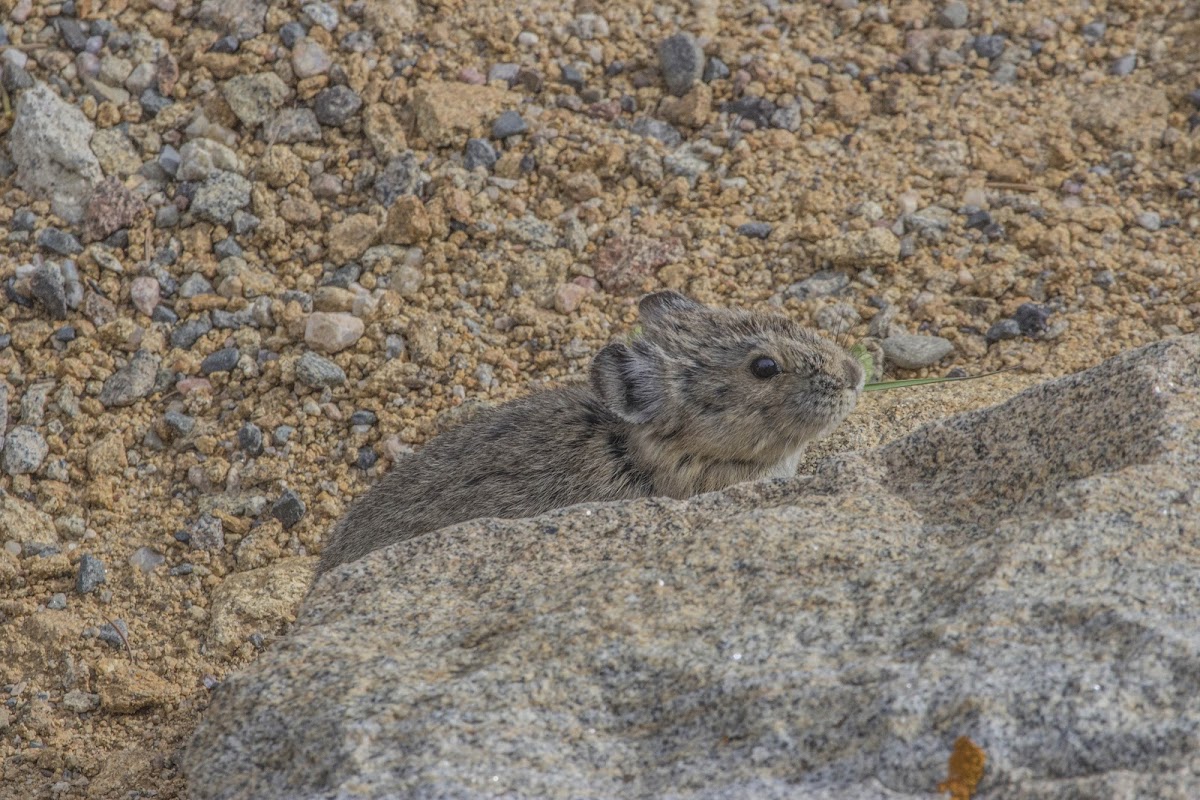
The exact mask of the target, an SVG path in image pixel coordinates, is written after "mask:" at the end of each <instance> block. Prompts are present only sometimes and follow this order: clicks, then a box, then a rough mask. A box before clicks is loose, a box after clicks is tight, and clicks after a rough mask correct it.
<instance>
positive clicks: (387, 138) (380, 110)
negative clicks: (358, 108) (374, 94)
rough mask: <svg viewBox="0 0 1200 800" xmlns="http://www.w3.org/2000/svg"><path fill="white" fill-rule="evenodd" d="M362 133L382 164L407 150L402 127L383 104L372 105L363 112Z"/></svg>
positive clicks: (406, 139)
mask: <svg viewBox="0 0 1200 800" xmlns="http://www.w3.org/2000/svg"><path fill="white" fill-rule="evenodd" d="M363 133H365V134H366V135H367V141H368V142H370V143H371V147H373V148H374V149H375V155H376V156H378V157H379V160H380V161H381V162H383V163H386V162H388V161H391V160H392V159H393V158H395V157H396V156H398V155H400V154H401V153H403V152H404V151H405V150H407V149H408V137H406V136H405V134H404V126H403V125H401V124H400V122H399V120H397V119H396V115H395V113H393V111H392V109H391V108H390V107H389V106H387V105H385V104H383V103H374V104H372V105H370V106H368V107H367V109H366V110H365V111H364V112H363Z"/></svg>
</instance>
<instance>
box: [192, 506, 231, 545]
mask: <svg viewBox="0 0 1200 800" xmlns="http://www.w3.org/2000/svg"><path fill="white" fill-rule="evenodd" d="M187 541H188V543H189V544H190V545H191V547H192V549H193V550H210V551H218V550H223V549H224V548H225V524H224V523H223V522H221V520H219V519H217V518H216V517H214V516H213V515H212V514H209V513H208V512H207V511H206V512H204V513H203V514H201V515H200V517H199V518H198V519H197V520H196V521H195V522H193V523H192V527H191V529H190V530H189V531H188V539H187Z"/></svg>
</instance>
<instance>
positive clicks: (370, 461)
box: [354, 447, 379, 472]
mask: <svg viewBox="0 0 1200 800" xmlns="http://www.w3.org/2000/svg"><path fill="white" fill-rule="evenodd" d="M378 460H379V456H377V455H375V451H374V450H372V449H371V448H370V447H360V448H359V449H358V458H357V459H356V460H355V462H354V465H355V466H356V467H358V468H359V469H361V470H362V471H363V472H366V471H367V470H369V469H370V468H371V467H373V466H375V462H376V461H378Z"/></svg>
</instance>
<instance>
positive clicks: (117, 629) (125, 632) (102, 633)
mask: <svg viewBox="0 0 1200 800" xmlns="http://www.w3.org/2000/svg"><path fill="white" fill-rule="evenodd" d="M96 638H97V639H99V640H100V641H102V642H104V643H105V644H107V645H108V646H109V647H115V648H117V649H118V650H121V649H123V648H124V647H125V642H127V641H129V626H128V625H127V624H126V623H125V620H123V619H114V620H113V621H112V622H106V623H104V624H103V625H101V626H100V628H99V629H98V630H97V631H96Z"/></svg>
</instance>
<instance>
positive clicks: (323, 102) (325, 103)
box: [313, 86, 363, 128]
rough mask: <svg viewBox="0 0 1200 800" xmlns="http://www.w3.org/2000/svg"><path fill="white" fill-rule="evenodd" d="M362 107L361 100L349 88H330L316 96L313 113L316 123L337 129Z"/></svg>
mask: <svg viewBox="0 0 1200 800" xmlns="http://www.w3.org/2000/svg"><path fill="white" fill-rule="evenodd" d="M362 105H363V101H362V98H361V97H359V96H358V94H357V93H356V92H355V91H354V90H353V89H351V88H350V87H349V86H331V87H329V88H328V89H324V90H322V91H321V92H320V93H319V94H317V98H316V100H314V101H313V111H314V112H315V113H316V115H317V122H319V123H321V124H322V125H328V126H330V127H333V128H337V127H340V126H341V125H343V124H344V123H345V122H346V121H347V120H349V119H350V118H351V117H353V116H354V115H355V114H357V113H358V110H359V109H360V108H362Z"/></svg>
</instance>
